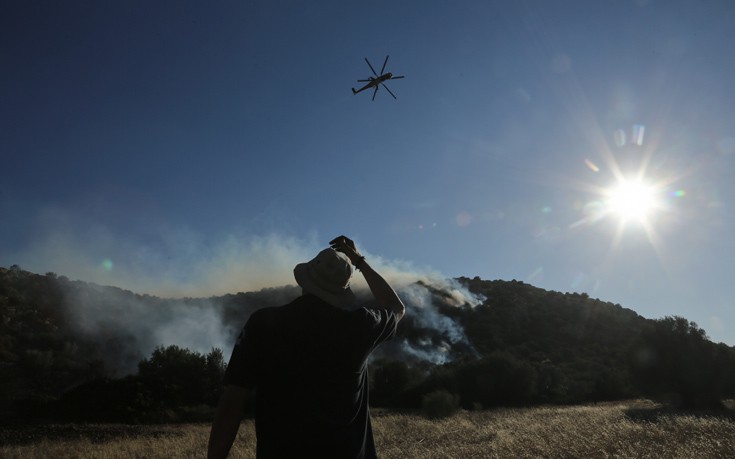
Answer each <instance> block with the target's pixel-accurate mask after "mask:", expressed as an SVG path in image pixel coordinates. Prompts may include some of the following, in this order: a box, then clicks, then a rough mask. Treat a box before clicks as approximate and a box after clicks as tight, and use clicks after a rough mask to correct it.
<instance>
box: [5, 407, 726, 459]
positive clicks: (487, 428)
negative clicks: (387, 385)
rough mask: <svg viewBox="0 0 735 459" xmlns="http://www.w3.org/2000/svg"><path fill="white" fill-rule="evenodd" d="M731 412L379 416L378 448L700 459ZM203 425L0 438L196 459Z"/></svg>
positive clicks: (245, 437)
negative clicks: (433, 418)
mask: <svg viewBox="0 0 735 459" xmlns="http://www.w3.org/2000/svg"><path fill="white" fill-rule="evenodd" d="M732 417H733V414H732V412H730V411H728V412H724V413H723V412H714V413H713V412H684V413H682V412H671V411H668V410H665V409H663V408H662V407H660V406H657V405H654V404H652V403H650V402H646V401H634V402H624V403H622V402H621V403H611V404H597V405H585V406H566V407H549V406H545V407H535V408H512V409H508V408H505V409H494V410H489V411H460V412H458V413H456V414H455V415H453V416H450V417H446V418H442V419H439V420H429V419H426V418H425V417H423V416H420V415H416V414H412V413H396V412H385V411H377V412H375V413H374V416H373V427H374V431H375V441H376V447H377V449H378V452H379V453H380V456H381V457H383V458H387V459H391V458H396V459H405V458H407V459H414V458H416V459H419V458H420V459H424V458H442V459H444V458H468V457H486V458H509V457H513V458H515V457H528V458H531V457H533V458H535V457H545V458H562V457H564V458H566V457H584V458H604V457H646V458H652V459H657V458H661V459H664V458H665V459H670V458H691V457H697V458H702V459H707V458H721V457H731V456H732V451H735V422H733V418H732ZM209 427H210V426H209V425H208V424H185V425H177V426H173V425H160V426H147V427H141V426H125V425H76V424H74V425H58V424H57V425H45V426H43V428H42V429H41V428H38V429H35V430H34V429H29V428H17V427H11V428H9V429H4V430H2V431H0V445H2V446H0V456H1V457H4V458H9V459H10V458H24V459H26V458H31V459H33V458H46V457H58V458H80V459H84V458H109V459H114V458H129V457H146V458H151V459H156V458H204V457H205V455H206V444H207V438H208V435H209ZM230 457H233V458H254V457H255V429H254V425H253V422H252V421H250V420H247V421H244V422H243V424H242V426H241V428H240V431H239V433H238V438H237V439H236V441H235V443H234V446H233V450H232V454H231V456H230Z"/></svg>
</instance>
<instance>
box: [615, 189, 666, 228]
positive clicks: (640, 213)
mask: <svg viewBox="0 0 735 459" xmlns="http://www.w3.org/2000/svg"><path fill="white" fill-rule="evenodd" d="M656 194H657V193H656V190H655V189H654V187H652V186H651V185H648V184H646V183H643V182H642V181H640V180H635V181H632V180H621V181H620V182H619V183H618V184H617V186H615V187H614V188H612V189H610V190H609V192H608V201H607V204H608V208H609V211H610V212H611V213H614V214H616V215H618V216H619V217H620V218H621V219H622V220H623V221H624V222H627V221H630V220H633V221H638V222H645V221H647V220H648V219H649V218H650V217H651V214H652V213H653V211H654V210H655V209H656V207H658V203H657V199H656Z"/></svg>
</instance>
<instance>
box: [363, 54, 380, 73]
mask: <svg viewBox="0 0 735 459" xmlns="http://www.w3.org/2000/svg"><path fill="white" fill-rule="evenodd" d="M365 62H367V65H368V67H370V70H372V71H373V75H375V76H380V75H378V74H377V73H375V69H374V68H373V66H372V65H370V61H369V60H367V57H366V58H365Z"/></svg>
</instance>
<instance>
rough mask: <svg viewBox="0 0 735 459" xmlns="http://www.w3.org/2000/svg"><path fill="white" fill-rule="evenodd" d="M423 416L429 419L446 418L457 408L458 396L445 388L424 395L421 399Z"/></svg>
mask: <svg viewBox="0 0 735 459" xmlns="http://www.w3.org/2000/svg"><path fill="white" fill-rule="evenodd" d="M421 409H422V410H423V412H424V416H426V417H427V418H429V419H441V418H446V417H449V416H451V415H453V414H454V413H456V412H457V410H458V409H459V396H457V395H455V394H452V393H449V392H447V391H445V390H436V391H434V392H430V393H428V394H426V395H424V398H423V399H422V401H421Z"/></svg>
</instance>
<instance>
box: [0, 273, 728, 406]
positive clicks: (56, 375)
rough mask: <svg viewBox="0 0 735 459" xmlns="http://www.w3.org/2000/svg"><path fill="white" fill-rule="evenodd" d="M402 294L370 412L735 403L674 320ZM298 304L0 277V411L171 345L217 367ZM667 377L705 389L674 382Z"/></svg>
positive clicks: (428, 288)
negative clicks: (238, 340) (270, 318)
mask: <svg viewBox="0 0 735 459" xmlns="http://www.w3.org/2000/svg"><path fill="white" fill-rule="evenodd" d="M398 291H399V294H400V295H401V296H402V298H403V299H404V301H405V303H406V305H407V311H408V312H407V315H406V318H405V319H404V321H402V323H401V324H400V327H399V332H398V336H397V337H396V339H395V340H393V341H392V342H390V343H387V344H386V345H384V346H383V347H382V348H381V349H380V352H379V353H377V354H376V355H375V358H374V360H373V363H372V366H373V372H372V375H373V381H372V382H373V386H374V391H373V395H374V396H373V398H372V399H373V403H374V404H377V405H385V406H417V405H418V404H420V400H421V397H422V396H423V395H425V394H426V393H428V392H431V391H436V390H444V391H447V392H450V393H454V394H458V395H459V396H460V397H461V401H462V404H463V405H465V406H468V407H471V406H473V405H477V404H479V405H483V406H494V405H517V404H528V403H550V402H552V403H570V402H583V401H591V400H612V399H619V398H622V397H629V396H637V395H641V394H648V395H651V394H653V395H667V394H671V393H674V394H678V396H679V397H680V398H682V399H688V398H692V399H693V400H695V399H696V400H700V399H701V398H702V397H701V396H700V395H698V394H701V393H703V392H704V393H707V394H709V395H707V397H705V398H707V399H708V400H709V399H719V398H720V397H722V396H725V395H733V394H735V381H734V379H735V351H734V350H733V348H730V347H728V346H725V345H723V344H714V343H711V342H710V341H709V340H707V338H706V335H705V334H704V331H703V330H701V329H699V328H698V327H697V326H696V324H693V323H690V322H688V321H686V319H683V318H665V319H659V320H651V319H645V318H643V317H641V316H639V315H638V314H636V313H635V312H634V311H632V310H629V309H625V308H623V307H622V306H620V305H617V304H612V303H608V302H604V301H600V300H597V299H592V298H589V297H588V296H587V295H586V294H576V293H575V294H568V293H559V292H553V291H546V290H543V289H540V288H536V287H534V286H531V285H528V284H525V283H523V282H518V281H502V280H493V281H488V280H482V279H479V278H477V277H475V278H474V279H469V278H459V279H455V280H451V281H446V282H443V281H442V282H429V281H419V282H416V283H414V284H411V285H406V286H401V287H400V288H399V289H398ZM299 293H300V291H299V289H297V288H296V287H280V288H271V289H264V290H261V291H258V292H248V293H243V292H241V293H237V294H230V295H224V296H219V297H211V298H185V299H162V298H158V297H154V296H150V295H140V294H136V293H134V292H130V291H126V290H122V289H119V288H116V287H103V286H99V285H95V284H90V283H86V282H81V281H71V280H69V279H67V278H65V277H64V276H57V275H56V274H53V273H48V274H46V275H39V274H34V273H30V272H27V271H23V270H21V269H20V268H19V267H17V266H13V267H11V268H10V269H5V268H0V369H2V375H1V376H0V393H2V394H3V395H2V396H0V397H2V399H1V400H0V402H2V404H3V406H5V407H10V406H12V405H13V404H15V403H17V402H18V401H23V400H26V401H27V400H33V401H35V402H39V401H41V402H43V401H53V400H58V399H59V398H63V397H64V396H65V394H67V393H69V392H70V391H71V390H72V389H75V388H77V387H79V386H83V385H85V384H88V383H91V382H93V381H100V380H103V381H114V380H120V379H121V378H123V379H124V378H125V377H128V378H130V377H134V376H135V375H136V374H137V373H136V372H139V371H140V369H141V362H144V361H145V359H146V358H147V357H149V356H150V355H151V353H154V351H157V352H158V351H162V350H164V349H166V348H167V347H170V346H175V347H177V348H180V349H184V350H186V352H189V354H187V355H190V356H197V355H199V356H202V359H203V360H201V361H202V362H204V361H205V360H206V359H204V356H205V355H207V357H210V356H211V355H210V354H211V353H212V351H213V350H216V349H219V350H221V352H223V353H224V356H225V360H226V358H227V357H228V356H229V352H230V349H231V346H232V343H233V342H234V338H235V336H236V335H237V333H238V331H239V329H240V327H241V326H242V325H243V324H244V323H245V321H246V320H247V318H248V317H249V315H250V314H251V313H252V312H253V311H255V310H257V309H259V308H262V307H266V306H276V305H280V304H284V303H285V302H288V301H289V300H290V299H292V298H295V297H296V296H297V295H298V294H299ZM215 348H216V349H215ZM671 352H676V353H677V355H674V356H673V357H672V356H670V355H669V354H670V353H671ZM208 353H210V354H208ZM174 354H175V353H174ZM174 354H170V355H174ZM158 355H159V357H160V356H165V355H169V354H166V353H163V352H160V353H159V354H158ZM177 355H178V354H177ZM151 359H153V357H151ZM676 359H678V361H675V360H676ZM672 366H678V367H680V368H682V369H683V370H681V371H684V372H691V373H697V374H701V375H707V379H708V380H709V381H710V383H708V384H701V383H699V382H697V381H699V380H700V379H702V378H704V376H701V377H700V378H697V377H693V376H692V375H690V374H685V375H684V376H682V377H679V376H678V375H677V374H676V370H675V369H671V368H669V367H672ZM667 372H669V373H667ZM671 372H674V373H671ZM663 374H666V375H667V378H668V379H667V380H666V381H662V380H661V378H660V377H659V376H657V375H663ZM126 375H128V376H126ZM694 380H697V381H694ZM687 381H689V382H688V383H687ZM687 384H688V385H687ZM690 386H692V387H694V389H690ZM687 391H688V392H687ZM690 392H691V393H690ZM209 398H211V397H209ZM209 398H208V399H209ZM710 401H711V400H710ZM689 403H694V401H690V402H689Z"/></svg>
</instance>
